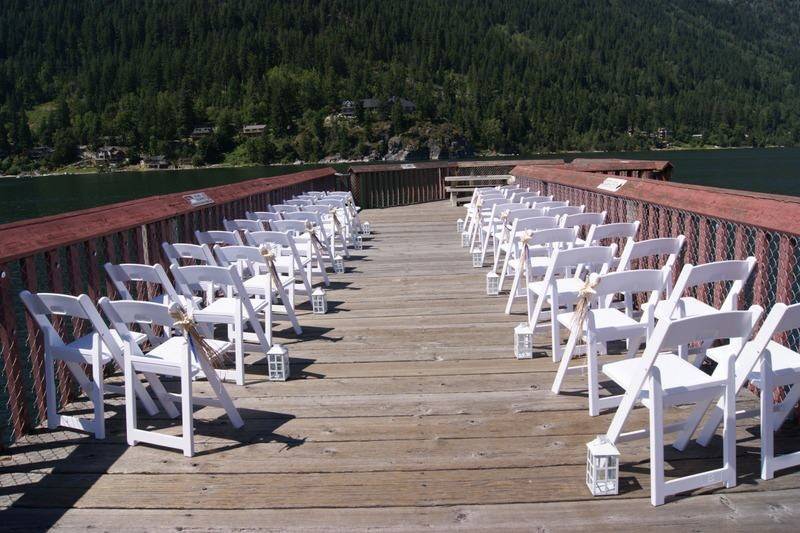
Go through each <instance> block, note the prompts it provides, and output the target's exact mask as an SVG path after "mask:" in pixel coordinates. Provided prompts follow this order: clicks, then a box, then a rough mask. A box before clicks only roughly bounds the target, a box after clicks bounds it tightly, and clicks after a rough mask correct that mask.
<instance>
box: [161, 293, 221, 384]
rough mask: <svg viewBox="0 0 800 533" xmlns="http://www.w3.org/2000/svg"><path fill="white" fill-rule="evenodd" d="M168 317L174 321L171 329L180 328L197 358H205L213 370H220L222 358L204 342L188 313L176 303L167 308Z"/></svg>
mask: <svg viewBox="0 0 800 533" xmlns="http://www.w3.org/2000/svg"><path fill="white" fill-rule="evenodd" d="M169 316H170V318H172V319H173V320H175V322H174V323H173V324H172V327H173V328H176V329H177V328H180V329H182V330H183V331H184V332H185V333H186V336H187V337H188V339H189V346H190V347H191V349H192V351H193V352H194V353H195V354H196V355H197V356H198V357H201V356H202V357H205V358H206V359H208V360H209V361H210V362H211V364H212V366H214V367H215V368H221V367H222V366H223V365H224V363H225V359H224V357H223V356H222V354H220V353H219V352H217V351H216V350H215V349H214V348H213V347H212V346H211V345H210V344H208V342H206V340H205V338H203V336H202V335H201V334H200V332H199V331H198V329H197V322H195V321H194V318H192V315H191V314H190V313H187V312H186V311H184V310H183V308H182V307H181V306H180V305H178V304H177V303H173V304H172V305H171V306H170V307H169Z"/></svg>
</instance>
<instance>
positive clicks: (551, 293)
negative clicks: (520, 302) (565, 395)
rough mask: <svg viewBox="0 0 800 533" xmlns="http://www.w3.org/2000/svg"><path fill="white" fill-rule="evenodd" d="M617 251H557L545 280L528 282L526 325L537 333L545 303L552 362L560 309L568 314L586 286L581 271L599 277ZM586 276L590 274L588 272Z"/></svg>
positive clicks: (558, 340) (557, 342)
mask: <svg viewBox="0 0 800 533" xmlns="http://www.w3.org/2000/svg"><path fill="white" fill-rule="evenodd" d="M563 229H568V228H563ZM543 231H553V230H543ZM572 231H575V228H572ZM616 249H617V247H616V245H614V244H612V245H611V246H584V247H582V248H569V249H566V250H565V249H558V248H556V249H555V250H553V255H551V256H550V264H549V265H548V267H547V271H546V272H545V275H544V279H542V281H532V282H530V283H528V322H529V324H530V327H531V330H532V331H534V332H535V331H536V326H537V325H538V324H539V319H540V317H541V315H542V309H543V307H544V304H545V303H548V304H549V305H550V335H551V340H552V349H553V352H552V353H553V361H554V362H556V363H557V362H559V361H561V330H560V323H559V321H558V315H559V313H560V312H561V308H562V307H564V308H565V309H566V311H567V312H568V311H569V310H571V308H572V306H574V305H575V303H576V302H577V300H578V295H579V294H580V292H581V289H583V287H584V285H585V282H584V280H583V278H582V275H583V270H586V269H587V268H592V269H595V271H596V272H599V273H600V274H605V273H606V272H607V271H608V268H609V264H610V263H611V259H612V258H613V257H614V252H615V251H616ZM588 274H591V272H587V275H588ZM559 275H562V277H559Z"/></svg>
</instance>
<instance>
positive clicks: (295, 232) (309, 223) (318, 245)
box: [272, 213, 333, 287]
mask: <svg viewBox="0 0 800 533" xmlns="http://www.w3.org/2000/svg"><path fill="white" fill-rule="evenodd" d="M289 214H290V215H297V216H300V215H305V217H304V218H298V219H288V220H276V221H275V222H274V223H273V228H272V229H273V230H274V231H279V232H281V233H289V234H290V235H291V236H292V238H293V239H294V241H295V246H296V248H297V252H298V254H299V255H300V257H301V258H310V259H311V278H312V280H311V281H312V283H313V277H314V276H315V275H317V276H320V277H321V278H322V282H323V283H324V284H325V286H326V287H327V286H328V285H330V280H329V279H328V274H327V272H326V271H325V258H326V257H327V258H328V260H329V262H330V264H331V269H332V268H333V255H332V254H331V253H330V251H329V248H328V245H326V242H328V241H327V234H326V232H325V227H324V225H323V224H322V220H321V217H320V216H319V215H318V214H316V213H289Z"/></svg>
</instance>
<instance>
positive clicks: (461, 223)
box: [456, 218, 464, 233]
mask: <svg viewBox="0 0 800 533" xmlns="http://www.w3.org/2000/svg"><path fill="white" fill-rule="evenodd" d="M456 231H457V232H459V233H463V232H464V219H463V218H459V219H458V220H456Z"/></svg>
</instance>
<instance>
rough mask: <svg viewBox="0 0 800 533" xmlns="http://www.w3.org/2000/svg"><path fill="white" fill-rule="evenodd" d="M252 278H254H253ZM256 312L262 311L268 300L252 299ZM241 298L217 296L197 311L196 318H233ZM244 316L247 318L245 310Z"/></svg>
mask: <svg viewBox="0 0 800 533" xmlns="http://www.w3.org/2000/svg"><path fill="white" fill-rule="evenodd" d="M251 279H252V278H251ZM250 303H251V304H252V305H253V309H255V311H256V313H257V312H259V311H261V310H262V309H264V308H265V307H266V306H267V300H255V299H252V298H251V299H250ZM240 305H241V303H240V300H239V298H217V299H216V300H214V301H213V302H211V304H210V305H207V306H205V307H204V308H203V309H200V310H199V311H195V312H194V313H193V316H194V318H195V320H198V321H203V319H214V318H218V317H226V318H232V317H233V316H234V314H235V313H236V310H237V307H238V306H240ZM242 316H243V317H245V318H246V316H245V314H244V311H243V312H242Z"/></svg>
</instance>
